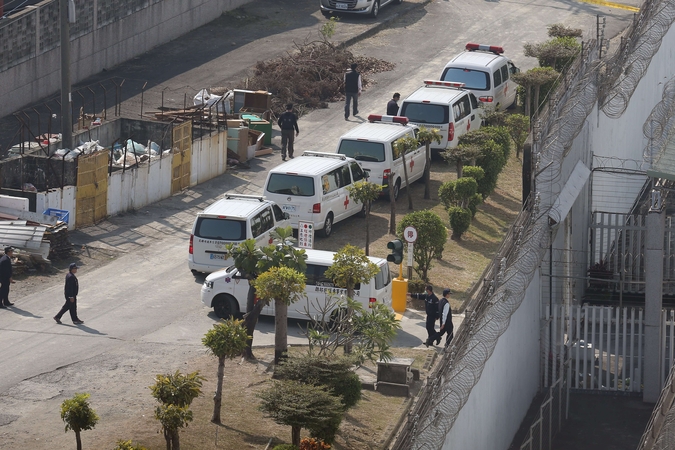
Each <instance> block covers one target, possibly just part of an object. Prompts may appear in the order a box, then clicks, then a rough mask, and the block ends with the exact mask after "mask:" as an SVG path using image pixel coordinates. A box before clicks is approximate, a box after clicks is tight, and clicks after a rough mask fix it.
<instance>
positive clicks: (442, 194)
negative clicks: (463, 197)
mask: <svg viewBox="0 0 675 450" xmlns="http://www.w3.org/2000/svg"><path fill="white" fill-rule="evenodd" d="M438 198H440V199H441V203H443V206H445V207H446V208H450V207H451V206H454V205H456V204H457V198H456V197H455V182H454V181H452V180H450V181H446V182H445V183H443V184H441V187H439V188H438Z"/></svg>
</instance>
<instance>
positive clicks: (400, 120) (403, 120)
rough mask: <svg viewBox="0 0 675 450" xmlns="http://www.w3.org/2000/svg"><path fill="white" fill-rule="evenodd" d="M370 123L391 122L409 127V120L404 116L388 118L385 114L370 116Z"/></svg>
mask: <svg viewBox="0 0 675 450" xmlns="http://www.w3.org/2000/svg"><path fill="white" fill-rule="evenodd" d="M368 122H389V123H400V124H401V125H407V124H408V118H407V117H403V116H386V115H383V114H371V115H369V116H368Z"/></svg>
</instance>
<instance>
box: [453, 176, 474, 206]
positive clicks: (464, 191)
mask: <svg viewBox="0 0 675 450" xmlns="http://www.w3.org/2000/svg"><path fill="white" fill-rule="evenodd" d="M477 190H478V183H476V180H475V179H473V178H471V177H462V178H460V179H459V180H457V181H456V182H455V197H457V200H458V204H457V206H461V207H463V208H465V207H467V206H468V205H469V199H470V198H471V197H473V196H474V195H475V194H476V192H477Z"/></svg>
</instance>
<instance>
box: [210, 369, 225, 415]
mask: <svg viewBox="0 0 675 450" xmlns="http://www.w3.org/2000/svg"><path fill="white" fill-rule="evenodd" d="M224 376H225V357H224V356H220V357H218V384H217V385H216V395H214V396H213V416H212V417H211V422H213V423H217V424H220V406H221V405H222V404H223V377H224Z"/></svg>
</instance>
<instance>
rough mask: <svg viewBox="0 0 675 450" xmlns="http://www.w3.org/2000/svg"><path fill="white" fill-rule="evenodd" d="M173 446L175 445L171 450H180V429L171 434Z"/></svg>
mask: <svg viewBox="0 0 675 450" xmlns="http://www.w3.org/2000/svg"><path fill="white" fill-rule="evenodd" d="M171 444H172V445H173V448H172V449H171V450H180V436H179V435H178V428H176V429H175V430H174V431H173V433H171Z"/></svg>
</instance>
